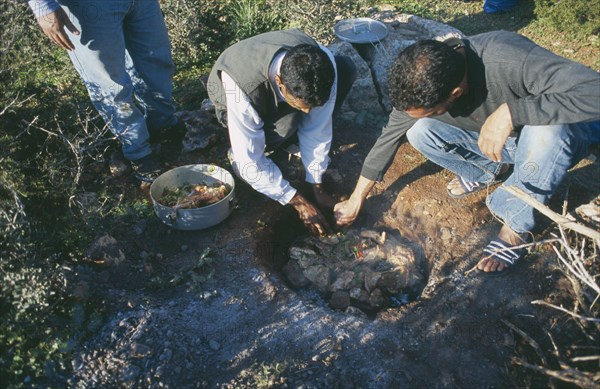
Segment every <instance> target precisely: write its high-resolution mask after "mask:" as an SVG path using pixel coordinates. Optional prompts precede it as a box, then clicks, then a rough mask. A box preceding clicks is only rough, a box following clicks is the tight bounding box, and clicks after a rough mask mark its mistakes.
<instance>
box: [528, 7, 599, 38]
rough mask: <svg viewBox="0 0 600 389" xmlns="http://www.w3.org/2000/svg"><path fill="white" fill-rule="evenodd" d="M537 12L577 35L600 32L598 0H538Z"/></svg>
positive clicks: (560, 27)
mask: <svg viewBox="0 0 600 389" xmlns="http://www.w3.org/2000/svg"><path fill="white" fill-rule="evenodd" d="M535 14H536V16H537V17H538V19H540V20H544V21H547V22H548V24H550V25H551V26H553V27H555V28H556V29H558V30H559V31H562V32H567V33H570V34H574V35H576V36H585V35H590V34H594V35H599V34H600V6H598V2H597V1H583V0H536V1H535Z"/></svg>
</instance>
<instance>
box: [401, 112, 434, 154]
mask: <svg viewBox="0 0 600 389" xmlns="http://www.w3.org/2000/svg"><path fill="white" fill-rule="evenodd" d="M406 139H408V141H409V143H410V144H411V145H412V146H413V147H414V148H415V149H417V150H422V149H423V148H425V146H426V145H427V144H429V143H431V136H430V126H429V125H428V121H427V120H426V119H420V120H418V121H417V122H416V123H415V124H414V125H413V126H412V127H411V128H409V129H408V131H407V132H406Z"/></svg>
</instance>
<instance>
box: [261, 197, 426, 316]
mask: <svg viewBox="0 0 600 389" xmlns="http://www.w3.org/2000/svg"><path fill="white" fill-rule="evenodd" d="M269 225H270V226H271V228H269V229H267V231H266V232H265V233H266V236H265V237H264V238H263V239H260V240H259V241H261V242H262V243H258V245H259V246H257V247H256V249H257V250H256V252H257V253H258V256H259V258H260V260H261V261H262V262H263V263H264V264H265V265H267V266H268V267H270V268H271V269H273V270H275V271H276V272H277V273H278V274H279V275H280V276H281V277H282V278H283V280H284V281H285V283H286V284H287V285H289V286H290V287H291V288H292V289H294V290H297V291H298V292H299V293H300V295H303V296H305V297H307V298H309V299H311V300H314V296H315V294H318V295H319V296H320V300H322V301H323V302H324V303H326V304H328V305H329V306H330V307H331V308H333V309H338V310H346V311H348V312H353V311H356V309H359V310H360V311H362V312H364V313H366V314H367V315H372V314H375V313H377V312H378V311H380V310H382V309H386V308H390V307H397V306H401V305H405V304H408V303H409V302H411V301H414V300H415V299H417V298H418V297H419V296H420V294H421V292H422V291H423V288H424V287H425V285H426V284H427V279H428V267H427V264H426V259H425V256H424V253H423V250H422V249H421V247H420V246H419V245H418V244H417V243H415V242H411V241H408V240H407V239H406V238H404V237H402V236H400V234H399V232H398V231H397V230H392V229H389V228H377V229H366V228H360V226H356V227H352V228H351V229H349V230H347V231H346V232H343V233H337V234H334V235H331V236H328V237H320V238H319V237H314V236H309V235H307V234H306V231H305V230H304V228H303V226H302V224H301V223H300V221H299V220H298V218H297V216H296V214H295V212H294V211H293V210H291V209H287V208H284V211H283V212H278V213H277V214H275V215H273V216H272V220H271V221H270V223H269ZM265 242H266V243H265Z"/></svg>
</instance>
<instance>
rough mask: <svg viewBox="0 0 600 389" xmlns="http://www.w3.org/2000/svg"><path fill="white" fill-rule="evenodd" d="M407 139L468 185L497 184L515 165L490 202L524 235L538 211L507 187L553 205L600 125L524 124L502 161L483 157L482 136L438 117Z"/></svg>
mask: <svg viewBox="0 0 600 389" xmlns="http://www.w3.org/2000/svg"><path fill="white" fill-rule="evenodd" d="M513 135H515V136H513ZM406 136H407V138H408V140H409V142H410V144H411V145H412V146H413V147H414V148H416V149H417V150H419V151H420V152H421V153H422V154H423V155H425V156H426V157H427V158H429V159H430V160H431V161H433V162H435V163H436V164H438V165H440V166H442V167H444V168H446V169H448V170H450V171H452V172H453V173H454V174H456V175H458V176H461V177H463V178H465V179H466V180H468V181H477V182H482V183H486V184H489V183H492V182H493V181H494V178H495V176H496V174H498V172H499V171H500V168H501V166H502V163H507V164H514V169H513V172H512V174H511V175H510V176H509V177H508V179H507V180H506V181H505V182H504V184H503V185H502V186H500V187H499V188H498V189H497V190H495V191H494V192H493V193H492V194H491V195H490V196H488V198H487V200H486V203H487V206H488V208H489V209H490V211H491V212H492V213H493V214H494V215H496V216H497V217H499V218H500V219H502V220H503V221H504V223H506V224H507V225H508V227H510V228H511V229H512V230H513V231H515V232H517V233H520V234H521V233H525V232H529V231H531V230H532V229H533V227H534V226H535V217H534V215H535V212H534V211H535V210H534V208H533V207H531V206H529V205H527V204H526V203H525V202H523V201H522V200H519V199H517V198H515V197H514V196H512V195H510V194H509V193H508V192H507V191H505V190H504V189H503V187H505V186H515V187H517V188H520V189H522V190H523V191H525V192H526V193H528V194H529V195H531V196H532V197H533V198H535V199H536V200H538V201H540V202H542V203H547V202H548V200H549V199H550V197H551V196H552V195H553V194H554V192H555V191H556V189H557V188H558V186H559V185H560V183H561V181H562V180H563V178H565V176H566V174H567V171H568V170H569V169H570V168H571V167H573V166H574V165H575V164H576V163H577V162H579V161H580V160H581V159H582V158H584V157H585V156H586V155H587V152H588V146H589V145H591V144H593V143H598V142H600V122H588V123H577V124H571V125H549V126H524V127H523V129H522V130H521V131H520V132H519V133H513V134H511V136H510V137H509V138H508V140H507V142H506V144H505V146H504V150H503V151H502V162H501V163H496V162H493V161H491V160H490V159H488V158H487V157H486V156H485V155H483V153H482V152H481V150H480V149H479V146H478V145H477V139H478V137H479V133H477V132H472V131H466V130H462V129H460V128H457V127H454V126H451V125H449V124H446V123H443V122H441V121H439V120H436V119H431V118H425V119H420V120H419V121H417V122H416V123H415V125H414V126H413V127H412V128H411V129H410V130H409V131H408V132H407V134H406Z"/></svg>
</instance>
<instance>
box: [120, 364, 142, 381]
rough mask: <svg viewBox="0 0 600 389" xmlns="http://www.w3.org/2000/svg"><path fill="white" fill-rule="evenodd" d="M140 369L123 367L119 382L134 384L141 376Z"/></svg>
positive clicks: (132, 366)
mask: <svg viewBox="0 0 600 389" xmlns="http://www.w3.org/2000/svg"><path fill="white" fill-rule="evenodd" d="M141 371H142V369H140V368H139V367H138V366H136V365H127V366H125V367H123V368H122V369H121V371H120V373H119V380H120V381H121V382H122V383H134V382H135V381H136V380H137V379H138V377H139V376H140V372H141Z"/></svg>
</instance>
